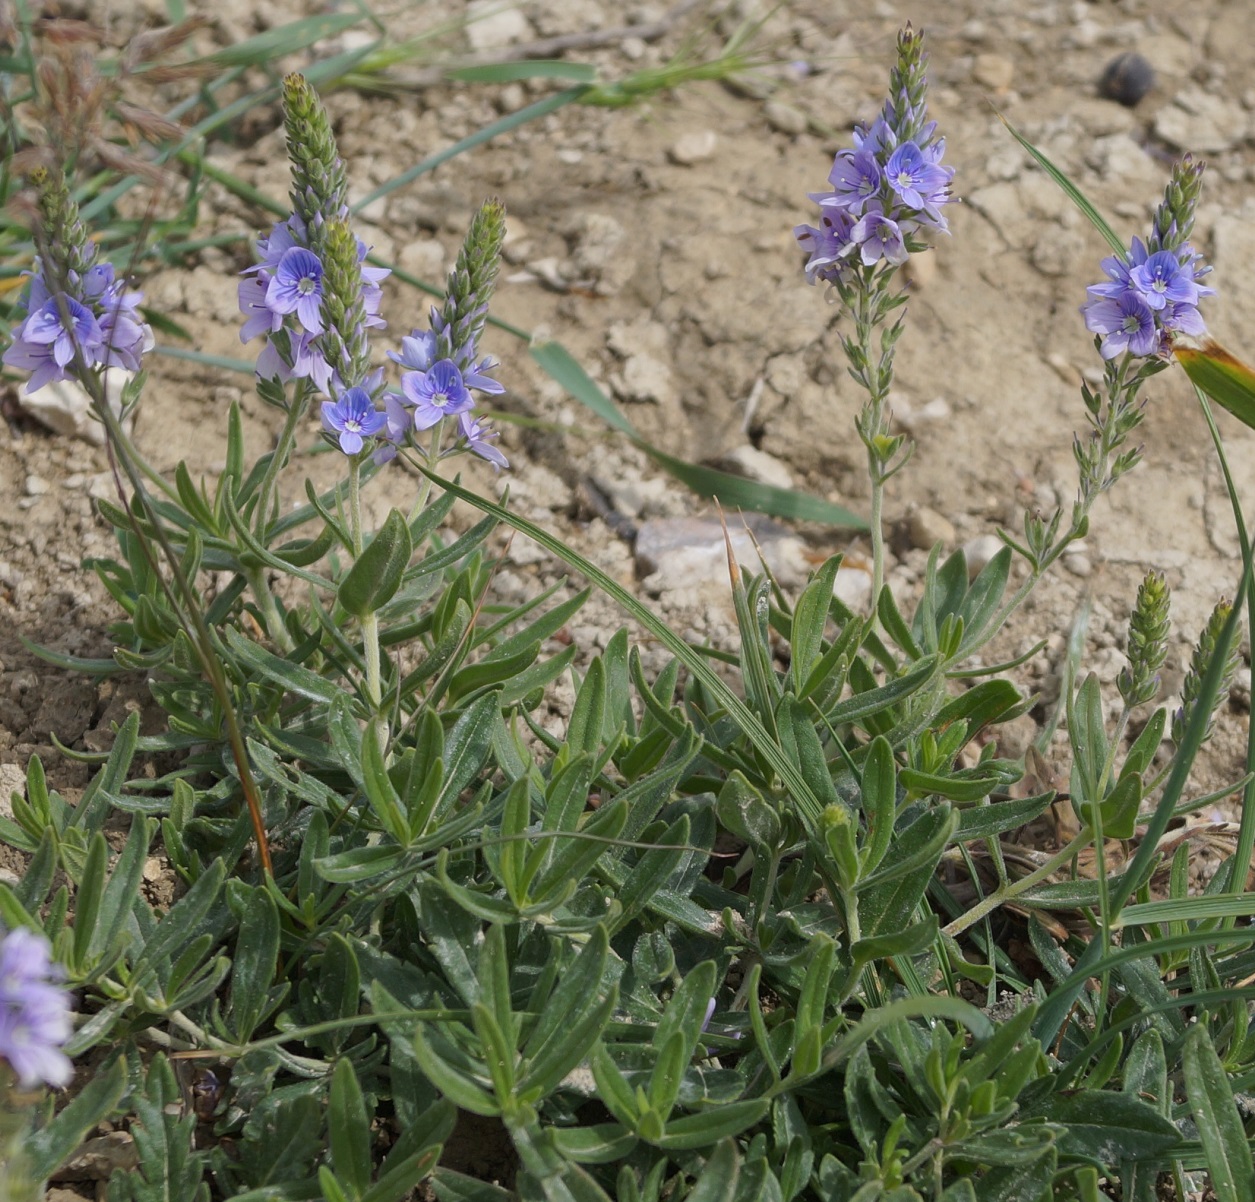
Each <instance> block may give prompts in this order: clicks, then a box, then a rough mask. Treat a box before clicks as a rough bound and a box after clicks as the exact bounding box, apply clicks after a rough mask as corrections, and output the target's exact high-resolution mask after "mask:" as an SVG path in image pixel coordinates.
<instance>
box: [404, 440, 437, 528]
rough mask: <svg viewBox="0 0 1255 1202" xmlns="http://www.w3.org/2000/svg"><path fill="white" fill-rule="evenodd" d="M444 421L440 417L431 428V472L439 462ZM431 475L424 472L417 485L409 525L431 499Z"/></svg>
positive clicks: (429, 457)
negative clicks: (420, 481) (416, 494)
mask: <svg viewBox="0 0 1255 1202" xmlns="http://www.w3.org/2000/svg"><path fill="white" fill-rule="evenodd" d="M444 422H445V419H444V418H443V417H442V418H441V419H440V420H439V421H438V422H437V423H436V424H435V425H434V426H433V427H432V429H431V442H430V443H428V445H427V466H428V468H430V469H431V470H432V471H433V472H434V471H435V470H436V464H437V463H439V462H440V439H441V437H442V436H443V434H444ZM431 487H432V485H431V477H430V476H428V475H426V474H424V475H423V480H422V483H421V484H420V485H419V487H418V496H417V497H416V498H415V499H414V508H413V509H411V510H410V525H411V526H412V525H413V524H414V523H415V522H416V521H418V518H419V515H420V514H421V513H422V512H423V510H424V509H426V508H427V502H428V501H429V500H430V499H431Z"/></svg>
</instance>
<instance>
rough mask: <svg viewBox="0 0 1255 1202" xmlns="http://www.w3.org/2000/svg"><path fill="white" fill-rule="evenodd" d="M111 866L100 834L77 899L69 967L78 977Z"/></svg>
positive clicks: (85, 965) (83, 971)
mask: <svg viewBox="0 0 1255 1202" xmlns="http://www.w3.org/2000/svg"><path fill="white" fill-rule="evenodd" d="M141 821H142V820H141ZM108 862H109V845H108V844H107V843H106V842H105V837H104V835H102V834H101V833H100V832H99V831H97V832H96V834H95V836H94V837H93V839H92V841H91V843H90V845H89V846H88V851H87V862H86V864H85V865H84V867H83V874H82V876H81V878H80V879H79V885H78V891H77V892H76V894H75V897H74V904H75V912H74V940H73V956H74V962H73V964H71V965H70V967H71V968H72V969H73V970H74V972H75V974H76V975H78V976H83V975H85V974H86V972H87V968H88V952H89V950H90V948H91V943H92V936H93V935H94V934H95V933H96V922H97V919H98V918H99V915H100V903H101V901H102V900H103V898H104V893H105V868H106V865H107V864H108Z"/></svg>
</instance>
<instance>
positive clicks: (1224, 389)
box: [1172, 338, 1255, 429]
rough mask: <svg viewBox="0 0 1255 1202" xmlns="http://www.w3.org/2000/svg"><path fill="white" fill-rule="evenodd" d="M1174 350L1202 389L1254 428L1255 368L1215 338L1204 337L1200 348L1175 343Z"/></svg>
mask: <svg viewBox="0 0 1255 1202" xmlns="http://www.w3.org/2000/svg"><path fill="white" fill-rule="evenodd" d="M1172 353H1173V354H1174V355H1175V356H1176V359H1177V362H1178V363H1180V364H1181V366H1182V367H1184V368H1185V374H1186V375H1187V376H1189V377H1190V379H1191V380H1192V381H1193V382H1194V384H1195V386H1196V387H1197V388H1198V389H1199V390H1200V391H1202V392H1205V393H1206V394H1207V395H1208V396H1209V397H1211V399H1212V400H1213V401H1215V402H1216V404H1217V405H1219V406H1221V408H1223V409H1227V410H1228V411H1229V412H1230V413H1232V414H1233V416H1234V417H1236V418H1237V419H1238V421H1240V422H1241V423H1242V424H1243V425H1244V426H1250V427H1251V428H1252V429H1255V370H1252V369H1251V368H1249V367H1248V366H1247V365H1246V364H1245V363H1243V362H1242V361H1241V360H1240V359H1239V358H1237V357H1236V356H1235V355H1232V354H1230V353H1229V352H1228V351H1227V350H1225V348H1224V347H1223V346H1221V345H1220V343H1218V342H1217V341H1216V340H1215V339H1214V338H1204V339H1203V340H1202V342H1201V344H1200V345H1199V346H1197V347H1192V346H1175V347H1173V349H1172Z"/></svg>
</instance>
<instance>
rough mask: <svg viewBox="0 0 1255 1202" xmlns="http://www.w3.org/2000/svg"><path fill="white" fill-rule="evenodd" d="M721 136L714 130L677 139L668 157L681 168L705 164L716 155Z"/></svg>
mask: <svg viewBox="0 0 1255 1202" xmlns="http://www.w3.org/2000/svg"><path fill="white" fill-rule="evenodd" d="M718 144H719V135H718V134H716V133H715V131H714V130H713V129H702V130H694V131H693V132H692V133H687V134H683V135H682V136H681V137H679V138H677V139H676V140H675V142H674V143H672V145H671V146H670V147H669V148H668V150H667V157H668V158H669V159H670V160H671V161H672V162H673V163H678V164H679V165H680V166H681V167H691V166H693V164H694V163H701V162H704V161H705V160H706V159H708V158H710V157H711V155H713V154H714V153H715V147H716V146H717V145H718Z"/></svg>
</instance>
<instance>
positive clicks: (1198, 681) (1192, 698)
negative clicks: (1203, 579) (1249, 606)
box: [1172, 601, 1240, 747]
mask: <svg viewBox="0 0 1255 1202" xmlns="http://www.w3.org/2000/svg"><path fill="white" fill-rule="evenodd" d="M1232 612H1233V605H1232V604H1231V603H1230V602H1228V601H1221V602H1220V604H1219V605H1217V606H1216V608H1215V609H1213V610H1212V611H1211V617H1210V618H1208V620H1207V625H1206V627H1204V629H1203V633H1202V634H1201V635H1199V638H1198V644H1197V646H1195V648H1194V654H1193V655H1192V656H1191V657H1190V668H1189V671H1188V672H1186V674H1185V682H1184V683H1183V684H1182V685H1181V708H1180V709H1178V710H1177V712H1176V713H1175V714H1173V716H1172V741H1173V742H1174V743H1175V744H1176V745H1177V746H1178V747H1179V746H1180V745H1181V743H1182V741H1183V740H1184V738H1185V730H1186V727H1188V726H1189V724H1190V719H1191V718H1192V717H1193V715H1194V711H1195V710H1196V709H1197V707H1198V703H1199V693H1200V692H1201V690H1202V687H1203V677H1204V676H1205V675H1206V674H1207V668H1208V666H1209V665H1210V664H1211V661H1212V660H1213V659H1215V657H1216V652H1217V650H1218V648H1219V644H1220V634H1221V631H1223V630H1224V625H1225V623H1226V622H1227V621H1228V620H1229V615H1230V614H1231V613H1232ZM1239 658H1240V656H1239V652H1238V648H1237V641H1236V640H1234V647H1233V649H1232V650H1231V651H1230V652H1229V658H1228V660H1227V661H1226V663H1225V667H1224V672H1223V674H1222V676H1221V678H1220V688H1219V689H1218V690H1217V692H1216V700H1215V702H1214V703H1213V705H1212V707H1211V716H1210V717H1209V718H1208V721H1207V729H1206V731H1205V732H1204V733H1203V742H1204V743H1205V742H1207V740H1208V739H1210V738H1211V736H1212V734H1213V733H1214V731H1215V722H1216V712H1217V711H1218V710H1219V709H1220V706H1221V705H1222V704H1223V702H1224V700H1225V698H1226V697H1227V696H1228V695H1229V688H1230V686H1231V685H1232V684H1233V677H1234V674H1235V673H1236V672H1237V670H1238V659H1239Z"/></svg>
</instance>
